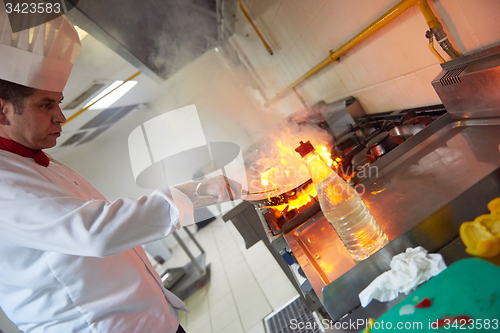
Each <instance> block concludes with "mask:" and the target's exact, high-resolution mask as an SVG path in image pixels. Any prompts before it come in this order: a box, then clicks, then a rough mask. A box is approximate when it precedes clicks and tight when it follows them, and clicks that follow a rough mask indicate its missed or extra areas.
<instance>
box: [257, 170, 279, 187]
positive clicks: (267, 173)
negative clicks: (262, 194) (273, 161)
mask: <svg viewBox="0 0 500 333" xmlns="http://www.w3.org/2000/svg"><path fill="white" fill-rule="evenodd" d="M278 170H279V169H278V168H271V169H269V170H267V171H264V172H263V173H261V174H260V182H261V184H262V185H264V186H267V185H269V176H270V174H271V173H272V172H275V171H278Z"/></svg>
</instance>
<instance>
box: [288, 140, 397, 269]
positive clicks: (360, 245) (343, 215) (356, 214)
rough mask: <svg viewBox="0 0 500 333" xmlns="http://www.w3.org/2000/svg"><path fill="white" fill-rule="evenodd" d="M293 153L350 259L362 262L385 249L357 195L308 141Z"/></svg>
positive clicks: (377, 228) (380, 233)
mask: <svg viewBox="0 0 500 333" xmlns="http://www.w3.org/2000/svg"><path fill="white" fill-rule="evenodd" d="M295 151H297V152H298V153H299V154H300V155H301V156H302V159H303V161H304V162H305V164H306V165H307V168H308V170H309V173H310V175H311V178H312V181H313V183H314V185H315V186H316V190H317V192H318V198H319V204H320V206H321V210H322V211H323V214H324V215H325V217H326V219H327V220H328V221H329V222H330V223H331V224H332V225H333V227H334V228H335V230H336V231H337V233H338V235H339V237H340V239H341V240H342V242H343V243H344V245H345V247H346V248H347V250H348V251H349V254H350V255H351V258H352V259H353V260H355V261H361V260H364V259H366V258H368V257H369V256H371V255H372V254H373V253H375V252H377V251H378V250H379V249H381V248H382V247H384V246H385V245H386V244H387V243H388V241H389V240H388V238H387V236H386V234H385V233H384V232H383V231H382V229H380V226H379V225H378V224H377V221H375V218H374V217H373V215H372V214H371V213H370V211H369V210H368V208H367V207H366V205H365V203H364V202H363V200H362V199H361V196H360V195H359V194H358V192H356V190H355V189H354V188H352V187H351V186H350V185H349V184H347V183H346V182H345V181H344V180H343V179H342V178H340V177H339V176H338V175H337V173H336V172H335V171H333V170H332V169H331V168H330V167H329V166H328V165H327V164H326V163H325V162H324V161H323V159H321V157H320V156H319V155H318V154H317V153H316V152H315V151H314V147H313V146H312V144H311V143H310V142H309V141H307V142H305V143H304V142H303V141H300V146H299V147H298V148H297V149H295Z"/></svg>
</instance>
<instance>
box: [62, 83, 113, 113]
mask: <svg viewBox="0 0 500 333" xmlns="http://www.w3.org/2000/svg"><path fill="white" fill-rule="evenodd" d="M102 87H104V83H94V84H93V85H92V86H90V88H89V89H87V90H85V91H84V92H83V93H81V94H80V96H78V97H77V98H75V99H74V100H72V101H71V102H70V103H68V105H66V106H65V107H64V109H63V110H73V109H75V108H76V107H78V106H79V105H80V104H82V103H83V102H85V101H86V100H87V98H89V97H90V96H92V95H94V94H95V93H96V92H97V91H99V90H101V88H102Z"/></svg>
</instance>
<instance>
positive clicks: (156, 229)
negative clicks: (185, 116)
mask: <svg viewBox="0 0 500 333" xmlns="http://www.w3.org/2000/svg"><path fill="white" fill-rule="evenodd" d="M27 186H28V185H27ZM48 186H50V185H48ZM21 191H24V189H22V188H21V189H20V190H19V192H21ZM44 193H46V196H45V197H36V196H35V195H32V194H29V195H23V194H22V193H15V194H14V195H15V196H17V197H13V198H11V199H10V200H7V198H1V199H2V200H0V212H1V214H0V244H15V245H21V246H25V247H28V248H34V249H38V250H43V251H52V252H59V253H65V254H71V255H80V256H91V257H107V256H111V255H114V254H117V253H120V252H123V251H125V250H127V249H131V248H133V247H136V246H140V245H143V244H147V243H150V242H152V241H155V240H158V239H161V238H163V237H166V236H168V235H169V234H170V233H172V232H173V231H174V230H175V229H176V228H177V227H178V226H179V225H180V224H181V223H182V224H192V223H194V219H193V204H192V202H191V201H190V200H189V199H188V198H187V196H185V195H184V194H183V193H182V192H180V191H178V190H176V189H173V188H167V189H161V190H157V191H155V192H153V193H152V194H151V195H150V196H147V197H146V196H144V197H141V198H139V199H138V200H133V199H128V198H120V199H118V200H116V201H114V202H112V203H109V202H107V201H105V200H91V201H87V200H84V199H80V198H75V197H71V196H60V195H59V196H57V195H56V194H58V189H57V188H53V189H52V193H51V189H49V188H46V191H44ZM59 193H60V192H59ZM16 194H17V195H16ZM50 194H54V195H53V196H50Z"/></svg>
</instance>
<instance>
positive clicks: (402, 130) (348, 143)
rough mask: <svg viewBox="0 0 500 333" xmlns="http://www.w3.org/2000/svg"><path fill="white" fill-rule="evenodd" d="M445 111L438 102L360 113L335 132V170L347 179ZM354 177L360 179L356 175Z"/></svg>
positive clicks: (333, 151)
mask: <svg viewBox="0 0 500 333" xmlns="http://www.w3.org/2000/svg"><path fill="white" fill-rule="evenodd" d="M445 113H446V109H445V108H444V105H442V104H440V105H433V106H426V107H421V108H414V109H408V110H399V111H392V112H384V113H379V114H373V115H365V116H362V117H359V118H358V119H357V121H356V122H354V123H353V124H348V125H347V129H346V130H345V131H343V132H342V133H340V134H338V135H336V136H334V143H333V145H334V147H333V149H332V156H333V157H334V158H335V160H336V161H337V162H338V164H339V168H338V170H337V171H338V173H339V174H340V175H341V176H342V177H343V178H346V179H350V178H351V177H352V176H353V175H355V173H356V172H358V171H360V170H361V169H362V168H363V167H366V166H369V165H370V164H371V163H374V162H376V161H377V160H379V159H381V158H383V157H384V156H385V155H386V154H388V153H389V152H390V151H392V150H393V149H394V148H396V147H397V146H399V145H401V144H404V142H405V141H407V140H409V139H410V138H411V137H412V136H413V135H415V134H417V133H418V132H420V131H421V130H422V129H424V128H425V127H427V126H428V125H430V124H431V123H432V122H433V121H435V120H436V119H438V118H439V117H441V116H442V115H444V114H445ZM354 180H355V181H356V182H359V179H357V178H355V179H354Z"/></svg>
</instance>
